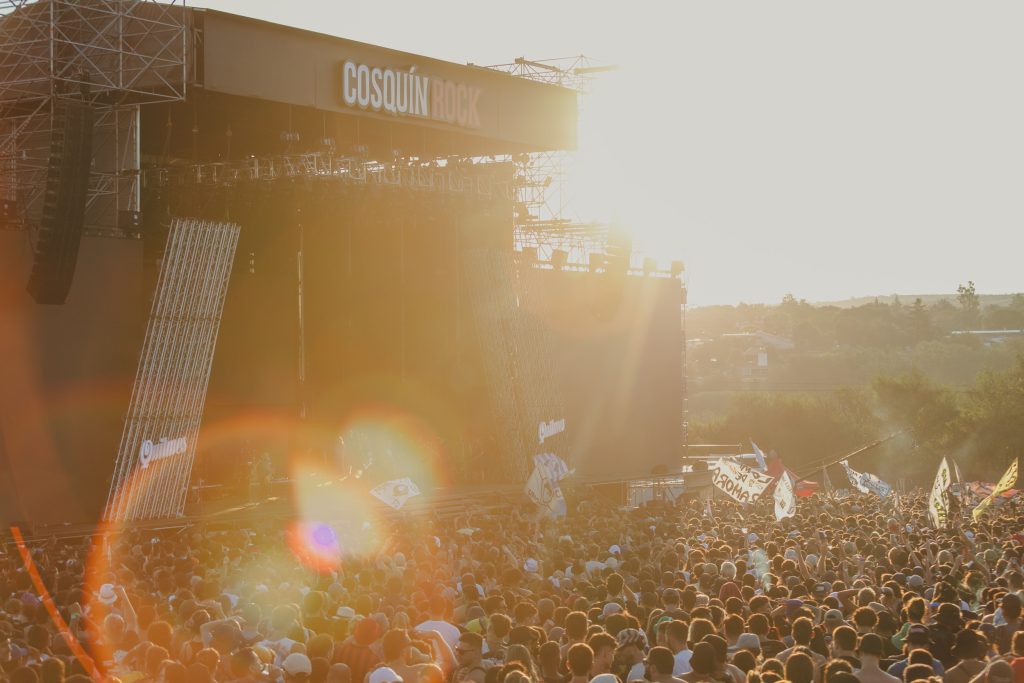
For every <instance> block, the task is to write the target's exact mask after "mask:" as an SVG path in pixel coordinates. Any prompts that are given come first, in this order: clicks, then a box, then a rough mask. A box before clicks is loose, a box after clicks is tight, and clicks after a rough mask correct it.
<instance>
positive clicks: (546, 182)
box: [490, 55, 615, 263]
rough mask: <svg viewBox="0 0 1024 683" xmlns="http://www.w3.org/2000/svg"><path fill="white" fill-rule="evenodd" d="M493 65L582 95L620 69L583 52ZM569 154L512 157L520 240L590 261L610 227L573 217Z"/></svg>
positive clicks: (547, 251)
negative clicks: (602, 76)
mask: <svg viewBox="0 0 1024 683" xmlns="http://www.w3.org/2000/svg"><path fill="white" fill-rule="evenodd" d="M490 68H492V69H496V70H498V71H504V72H506V73H510V74H512V75H513V76H518V77H520V78H526V79H529V80H532V81H540V82H542V83H550V84H552V85H558V86H561V87H563V88H569V89H571V90H575V91H576V92H577V93H578V94H579V95H585V94H586V92H587V90H588V88H589V86H590V83H591V81H592V79H593V78H594V77H595V76H596V75H598V74H600V73H603V72H607V71H612V70H614V69H615V67H614V66H609V65H602V64H598V63H597V62H595V61H594V60H592V59H590V58H588V57H585V56H583V55H579V56H576V57H564V58H558V59H545V60H529V59H526V58H524V57H519V58H518V59H516V60H515V61H514V62H511V63H509V64H497V65H494V66H491V67H490ZM584 99H585V98H583V97H579V98H578V99H577V101H578V102H579V106H581V107H582V106H583V102H584ZM569 154H570V153H569V152H565V151H549V152H536V153H532V154H517V155H515V156H513V157H512V160H513V162H514V163H515V165H516V206H515V208H516V214H515V245H516V249H519V250H521V249H523V248H536V249H537V250H538V252H539V253H540V255H541V257H542V258H550V256H551V252H552V251H554V250H563V251H566V252H567V253H568V254H569V260H570V261H571V262H576V263H586V262H587V260H588V257H589V255H590V254H591V253H600V252H602V251H604V248H605V245H606V244H607V236H608V230H607V226H600V225H596V224H593V223H589V224H588V223H581V222H579V221H577V220H574V219H573V218H571V217H570V213H571V197H570V196H569V187H568V183H567V182H566V179H567V178H566V172H565V167H566V160H567V158H568V156H569Z"/></svg>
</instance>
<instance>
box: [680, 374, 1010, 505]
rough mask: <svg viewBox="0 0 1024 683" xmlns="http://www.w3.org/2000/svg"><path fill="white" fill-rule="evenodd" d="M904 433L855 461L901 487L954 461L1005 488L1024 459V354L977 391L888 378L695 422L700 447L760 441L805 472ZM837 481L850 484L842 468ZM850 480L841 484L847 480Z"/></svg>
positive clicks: (736, 406)
mask: <svg viewBox="0 0 1024 683" xmlns="http://www.w3.org/2000/svg"><path fill="white" fill-rule="evenodd" d="M893 432H899V433H900V436H899V437H898V438H896V439H894V440H892V441H890V442H888V443H887V444H885V445H884V446H882V447H879V448H878V449H876V450H875V451H872V452H871V453H869V454H866V455H865V456H863V457H862V459H859V460H857V461H856V462H855V463H851V464H853V465H854V466H855V468H857V469H868V470H870V471H872V472H875V473H877V474H878V475H879V476H881V477H882V478H883V479H886V480H887V481H890V483H895V482H896V481H897V480H898V479H901V478H903V479H906V480H907V481H908V482H909V483H911V484H922V485H925V484H927V483H928V482H929V481H930V478H931V477H932V476H934V473H935V467H936V465H937V463H938V461H939V460H940V459H941V458H942V456H944V455H950V456H953V457H954V458H955V459H956V460H957V461H958V462H959V464H960V467H961V470H962V471H963V474H964V476H965V477H966V478H968V479H975V478H978V479H985V480H988V481H995V480H996V479H998V477H999V475H1000V474H1001V473H1002V472H1003V470H1004V469H1005V468H1006V465H1007V463H1008V462H1009V461H1010V460H1011V459H1012V458H1014V457H1017V456H1019V455H1021V454H1022V453H1024V355H1019V356H1017V357H1016V359H1015V360H1014V362H1013V363H1012V364H1011V366H1010V367H1009V368H1008V369H1006V370H1003V371H993V370H988V371H983V372H982V373H980V374H979V375H978V376H977V378H976V379H975V381H974V382H972V383H971V384H970V385H969V386H967V387H962V388H954V387H950V386H948V385H943V384H940V383H937V382H935V381H933V380H931V379H929V378H927V377H925V376H924V375H923V374H922V373H920V372H917V371H912V372H909V373H904V374H900V375H889V376H881V377H878V378H877V379H875V381H874V382H873V383H872V384H871V386H870V387H869V388H858V389H843V390H838V391H831V392H821V393H817V394H802V393H767V392H744V393H736V394H734V395H733V396H732V398H731V400H730V402H729V405H728V407H727V409H726V410H725V411H724V414H722V415H720V416H717V417H710V418H705V419H697V420H691V422H690V430H689V436H690V439H689V440H690V443H745V442H746V441H747V440H748V439H750V438H753V439H754V440H755V441H757V443H758V445H759V446H760V447H761V448H762V449H764V450H766V451H770V450H774V451H776V452H777V453H778V454H779V455H780V456H781V457H782V458H783V459H784V461H785V462H786V464H787V465H788V466H789V467H790V468H791V469H793V470H795V471H797V472H798V473H800V474H804V473H805V471H807V470H808V469H813V468H814V467H815V465H816V464H818V463H820V462H822V461H823V460H824V459H830V460H831V459H833V458H837V457H839V456H840V455H842V454H844V453H848V452H851V451H853V450H855V449H857V448H858V447H860V446H862V445H864V444H866V443H869V442H871V441H873V440H875V439H878V438H882V437H884V436H886V435H888V434H890V433H893ZM830 474H831V476H833V477H836V476H839V477H841V476H842V474H841V470H839V469H838V468H836V469H834V470H832V471H831V472H830ZM839 483H841V482H839Z"/></svg>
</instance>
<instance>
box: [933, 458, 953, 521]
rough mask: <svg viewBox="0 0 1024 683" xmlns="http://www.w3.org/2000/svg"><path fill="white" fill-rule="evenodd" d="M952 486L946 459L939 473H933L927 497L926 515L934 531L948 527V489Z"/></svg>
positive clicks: (943, 460) (951, 474)
mask: <svg viewBox="0 0 1024 683" xmlns="http://www.w3.org/2000/svg"><path fill="white" fill-rule="evenodd" d="M952 485H953V473H952V471H951V468H950V466H949V461H948V460H947V459H946V458H943V459H942V463H941V464H940V465H939V471H938V472H936V473H935V481H934V482H933V483H932V492H931V494H930V495H929V496H928V514H929V515H930V516H931V519H932V525H933V526H934V527H935V528H936V529H944V528H945V527H946V526H948V525H949V499H950V488H951V487H952Z"/></svg>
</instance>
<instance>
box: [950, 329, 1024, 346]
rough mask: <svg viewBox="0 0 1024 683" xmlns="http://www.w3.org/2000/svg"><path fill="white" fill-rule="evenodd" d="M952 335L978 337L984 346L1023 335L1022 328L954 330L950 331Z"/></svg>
mask: <svg viewBox="0 0 1024 683" xmlns="http://www.w3.org/2000/svg"><path fill="white" fill-rule="evenodd" d="M950 334H951V335H953V336H960V335H970V336H972V337H980V338H981V340H982V341H983V342H984V343H985V346H992V345H993V344H1002V343H1004V342H1007V341H1010V340H1011V339H1018V338H1020V337H1024V330H954V331H952V332H950Z"/></svg>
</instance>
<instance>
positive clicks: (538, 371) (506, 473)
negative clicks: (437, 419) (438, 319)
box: [463, 248, 568, 482]
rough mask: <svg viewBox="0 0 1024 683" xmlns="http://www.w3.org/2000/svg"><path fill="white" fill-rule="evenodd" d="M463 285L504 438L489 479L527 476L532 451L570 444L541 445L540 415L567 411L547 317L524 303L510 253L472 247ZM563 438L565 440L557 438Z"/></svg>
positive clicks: (491, 461) (497, 423) (515, 479)
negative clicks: (540, 318) (544, 320)
mask: <svg viewBox="0 0 1024 683" xmlns="http://www.w3.org/2000/svg"><path fill="white" fill-rule="evenodd" d="M463 263H464V267H465V288H466V291H467V294H468V296H469V304H470V311H471V313H472V316H473V320H474V322H475V323H476V329H477V335H478V337H479V339H480V345H481V351H482V353H483V357H484V374H485V379H486V384H487V390H488V393H489V394H490V404H491V409H492V414H493V417H494V424H495V426H496V427H497V431H498V434H499V436H500V438H501V445H500V446H496V448H499V449H501V450H502V451H503V452H500V453H490V454H489V456H490V457H488V458H486V460H485V462H486V463H487V467H488V469H487V471H486V472H485V477H486V478H487V479H488V480H489V481H491V482H495V481H505V482H508V481H513V482H523V481H526V477H527V475H529V473H530V469H531V467H532V463H533V456H534V455H535V454H537V453H541V452H548V453H550V452H554V453H555V454H556V455H559V456H561V457H562V458H567V457H568V454H567V449H565V448H564V447H561V448H554V447H552V445H551V444H550V443H549V444H545V445H543V446H542V445H540V444H538V441H537V440H538V435H537V427H538V425H539V423H540V422H541V421H547V420H557V419H561V418H564V417H565V413H564V409H565V408H564V405H563V403H562V396H561V392H560V391H559V379H558V376H557V372H558V368H556V367H555V365H554V361H553V359H552V356H551V349H552V341H551V338H550V333H549V332H548V331H547V329H546V327H545V326H544V324H543V323H542V322H540V321H538V320H537V319H536V318H535V317H534V316H532V315H531V314H530V313H528V312H527V311H525V310H524V309H523V307H522V306H521V305H520V302H521V300H522V297H523V296H524V295H525V292H522V291H521V290H520V289H519V288H520V287H522V286H524V283H523V282H521V281H517V278H516V267H515V263H514V260H513V256H512V254H511V253H509V252H508V251H507V250H501V249H496V248H477V249H469V250H467V252H466V254H465V255H464V260H463ZM558 443H564V440H560V441H558Z"/></svg>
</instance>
